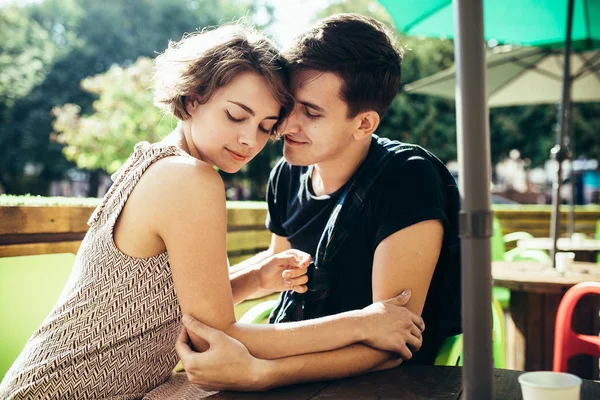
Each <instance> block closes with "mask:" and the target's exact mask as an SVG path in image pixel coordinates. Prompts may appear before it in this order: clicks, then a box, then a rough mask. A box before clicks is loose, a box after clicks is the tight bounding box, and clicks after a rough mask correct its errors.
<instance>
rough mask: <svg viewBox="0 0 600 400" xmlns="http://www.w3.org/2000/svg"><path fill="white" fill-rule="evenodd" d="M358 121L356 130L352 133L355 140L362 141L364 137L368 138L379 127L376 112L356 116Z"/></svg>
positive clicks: (365, 112) (371, 111) (369, 111)
mask: <svg viewBox="0 0 600 400" xmlns="http://www.w3.org/2000/svg"><path fill="white" fill-rule="evenodd" d="M356 117H357V119H358V123H359V126H358V129H357V130H356V132H355V133H354V137H355V139H357V140H361V139H364V138H366V137H370V136H371V134H372V133H373V132H375V130H376V129H377V127H378V126H379V121H380V119H379V114H378V113H377V112H376V111H373V110H368V111H363V112H361V113H359V114H358V115H357V116H356Z"/></svg>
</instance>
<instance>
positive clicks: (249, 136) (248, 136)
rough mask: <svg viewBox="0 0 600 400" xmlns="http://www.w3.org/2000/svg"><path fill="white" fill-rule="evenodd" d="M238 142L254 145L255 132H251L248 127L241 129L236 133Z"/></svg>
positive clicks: (248, 145)
mask: <svg viewBox="0 0 600 400" xmlns="http://www.w3.org/2000/svg"><path fill="white" fill-rule="evenodd" d="M238 143H239V144H241V145H243V146H247V147H254V146H256V132H254V133H252V132H250V130H249V129H248V130H243V131H241V132H240V134H239V135H238Z"/></svg>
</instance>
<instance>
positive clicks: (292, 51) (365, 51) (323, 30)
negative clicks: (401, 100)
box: [284, 14, 402, 118]
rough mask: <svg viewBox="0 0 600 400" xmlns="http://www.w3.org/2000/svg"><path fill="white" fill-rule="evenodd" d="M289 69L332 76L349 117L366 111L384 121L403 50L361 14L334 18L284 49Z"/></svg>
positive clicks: (383, 29)
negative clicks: (336, 78) (338, 84)
mask: <svg viewBox="0 0 600 400" xmlns="http://www.w3.org/2000/svg"><path fill="white" fill-rule="evenodd" d="M284 57H285V58H286V59H287V61H288V62H289V64H290V68H291V69H292V70H298V69H311V70H316V71H321V72H332V73H335V74H337V75H338V76H339V77H340V78H341V79H342V81H343V82H344V83H343V86H342V89H341V93H340V95H341V98H342V99H343V100H344V101H345V102H346V104H348V114H349V115H348V117H350V118H352V117H354V116H356V115H357V114H358V113H360V112H362V111H366V110H374V111H376V112H377V113H378V114H379V116H380V117H383V114H385V111H386V110H387V109H388V107H389V106H390V104H391V103H392V100H394V97H395V96H396V94H397V93H398V90H399V87H400V64H401V63H402V49H401V48H400V47H399V46H397V45H396V44H395V40H394V36H393V35H392V33H391V32H390V30H389V29H388V28H387V27H386V26H385V25H384V24H382V23H381V22H379V21H377V20H376V19H373V18H370V17H365V16H363V15H360V14H336V15H333V16H331V17H328V18H325V19H323V20H322V21H320V22H318V23H317V24H316V25H315V26H314V27H313V28H311V29H309V30H308V31H307V32H305V33H304V34H302V35H300V36H299V37H297V38H296V39H295V41H294V42H293V43H292V45H291V46H289V47H288V48H287V49H286V50H285V51H284Z"/></svg>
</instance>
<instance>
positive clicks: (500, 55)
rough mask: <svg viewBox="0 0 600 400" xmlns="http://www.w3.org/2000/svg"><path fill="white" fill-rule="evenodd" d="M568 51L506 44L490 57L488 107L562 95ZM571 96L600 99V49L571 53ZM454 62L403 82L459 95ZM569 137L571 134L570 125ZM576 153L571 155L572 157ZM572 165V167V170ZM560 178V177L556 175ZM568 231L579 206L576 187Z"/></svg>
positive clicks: (416, 88) (414, 89) (424, 91)
mask: <svg viewBox="0 0 600 400" xmlns="http://www.w3.org/2000/svg"><path fill="white" fill-rule="evenodd" d="M564 64H565V63H564V52H563V50H562V49H549V48H537V47H513V46H501V47H497V48H494V49H493V50H491V51H489V52H488V54H487V57H486V72H487V74H486V94H487V100H488V106H489V107H505V106H513V105H527V104H553V103H558V102H560V100H561V87H562V84H563V72H564V71H563V70H564ZM570 64H571V69H572V71H573V72H572V76H571V102H596V101H600V50H595V51H586V52H577V53H571V57H570ZM455 85H456V69H455V67H451V68H448V69H446V70H444V71H440V72H438V73H437V74H434V75H431V76H429V77H426V78H423V79H420V80H418V81H415V82H412V83H410V84H408V85H406V86H404V90H406V91H407V92H410V93H418V94H427V95H432V96H439V97H443V98H446V99H452V100H453V99H454V95H455ZM567 137H568V139H569V140H568V143H571V144H572V135H571V132H570V130H567ZM571 158H572V157H571ZM572 171H573V170H572V169H571V174H572V173H573V172H572ZM556 179H560V178H559V177H556ZM569 200H570V203H571V209H570V217H569V234H573V231H574V225H575V216H574V214H575V212H574V205H573V203H574V202H573V191H571V198H570V199H569Z"/></svg>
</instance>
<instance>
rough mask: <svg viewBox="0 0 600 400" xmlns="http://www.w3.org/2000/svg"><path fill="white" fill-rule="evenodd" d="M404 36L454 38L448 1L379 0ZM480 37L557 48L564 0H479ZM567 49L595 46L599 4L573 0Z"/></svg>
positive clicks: (560, 42)
mask: <svg viewBox="0 0 600 400" xmlns="http://www.w3.org/2000/svg"><path fill="white" fill-rule="evenodd" d="M380 3H381V4H383V6H384V7H385V8H386V9H387V10H388V12H389V13H390V15H391V16H392V18H393V20H394V22H395V24H396V28H397V29H398V30H399V31H400V32H402V33H404V34H406V35H410V36H427V37H447V38H452V37H453V36H454V18H453V11H452V1H451V0H421V1H414V0H380ZM483 19H484V29H485V32H484V37H485V39H486V40H487V41H493V40H495V41H497V42H498V43H500V44H515V45H523V46H538V47H562V46H563V44H564V41H565V21H566V20H567V1H566V0H483ZM571 37H572V40H573V50H593V49H598V48H600V0H575V8H574V13H573V32H572V35H571Z"/></svg>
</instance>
